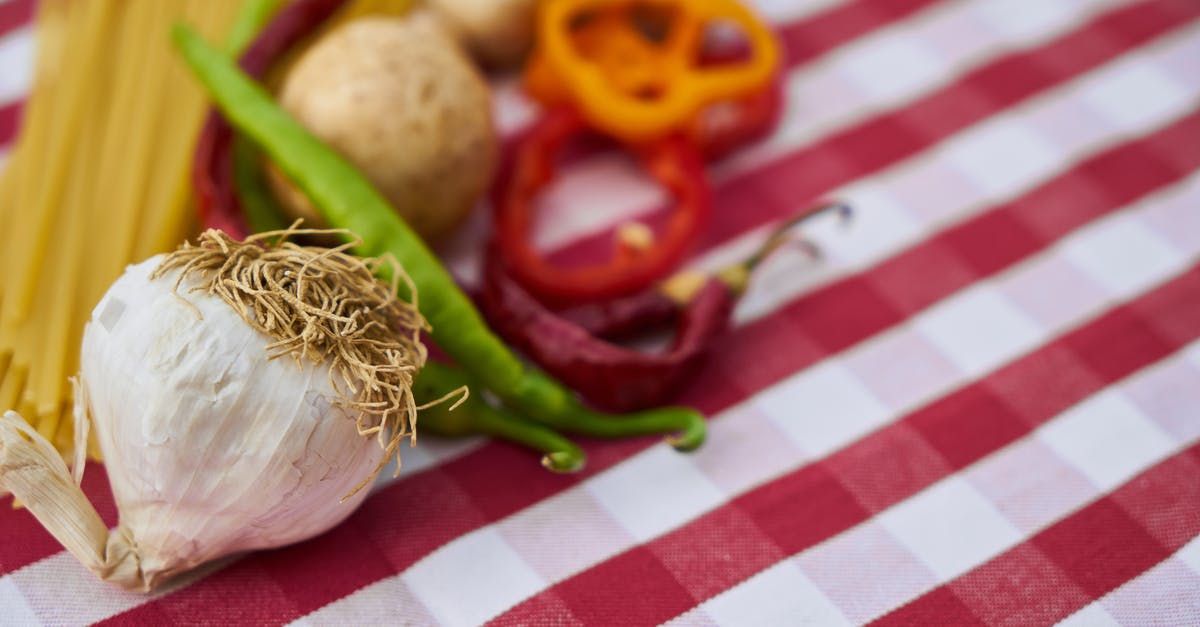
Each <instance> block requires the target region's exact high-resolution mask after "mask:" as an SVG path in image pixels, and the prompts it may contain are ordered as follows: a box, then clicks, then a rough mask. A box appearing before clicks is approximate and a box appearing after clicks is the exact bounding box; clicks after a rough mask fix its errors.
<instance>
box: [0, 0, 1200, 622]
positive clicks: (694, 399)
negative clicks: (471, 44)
mask: <svg viewBox="0 0 1200 627" xmlns="http://www.w3.org/2000/svg"><path fill="white" fill-rule="evenodd" d="M756 4H757V5H758V6H759V9H760V10H761V12H762V13H763V14H764V15H765V16H766V17H768V18H769V19H770V20H771V21H772V22H774V23H775V24H776V25H777V26H778V30H779V33H780V37H781V38H782V40H783V42H784V43H785V44H786V47H787V51H788V55H787V61H788V67H787V78H786V85H787V92H788V96H789V100H788V108H787V114H786V117H785V119H784V120H783V122H782V125H781V126H780V128H779V129H778V131H777V132H776V133H775V135H774V136H773V137H771V138H770V139H769V140H767V141H764V142H762V143H760V144H758V145H755V146H753V147H750V148H748V149H746V150H744V151H742V152H741V153H739V154H737V155H736V156H734V157H733V158H731V159H728V160H726V161H724V162H721V163H717V164H714V165H713V166H712V168H711V174H712V177H713V180H714V182H715V194H716V202H717V215H716V218H715V220H714V223H713V224H712V226H711V228H710V229H709V231H708V234H707V236H706V238H705V240H704V242H703V245H702V249H701V251H700V252H699V254H698V256H697V257H696V258H695V259H694V260H693V263H695V264H697V265H705V266H715V265H719V264H721V263H722V262H723V261H728V260H731V259H734V258H737V257H738V256H739V255H741V254H743V253H744V252H745V251H747V250H749V249H750V248H752V247H753V246H754V244H755V242H756V241H758V240H759V239H760V238H761V236H762V234H763V233H764V232H765V230H766V229H768V228H769V226H770V225H771V224H772V223H773V222H774V221H776V220H778V219H779V218H781V217H782V216H784V215H787V214H788V213H790V212H792V211H794V210H797V209H799V208H801V207H803V206H804V205H806V204H808V203H810V202H811V201H812V200H814V199H815V198H817V197H823V196H832V197H838V198H844V199H846V200H848V201H850V202H851V203H852V204H853V205H854V207H855V209H856V210H857V216H856V219H855V220H854V221H853V222H852V223H851V224H850V225H848V226H843V225H840V224H838V223H837V222H836V221H835V220H832V219H831V220H829V221H828V222H823V223H818V224H814V225H813V227H812V229H810V233H811V238H812V239H813V240H814V241H815V242H817V243H818V244H819V245H820V246H821V247H822V249H823V250H824V253H825V255H824V259H823V260H821V261H819V262H814V261H811V260H808V259H805V258H804V257H803V256H802V255H800V254H799V253H796V254H782V255H780V256H778V257H777V258H775V259H773V260H772V262H771V263H769V264H768V265H767V266H766V267H764V268H763V269H762V272H761V274H760V275H759V276H758V277H757V280H756V281H755V283H754V284H753V286H752V288H751V290H750V292H749V293H748V294H747V296H746V297H745V299H744V300H743V302H742V303H741V304H740V306H739V308H738V310H737V314H736V318H737V324H736V328H735V329H734V330H733V331H732V332H731V333H729V334H728V336H726V337H725V338H724V339H723V340H722V341H721V342H720V343H719V344H718V345H717V346H716V348H715V351H714V352H715V356H714V359H713V361H712V363H711V365H710V367H709V368H708V369H707V370H706V372H705V373H704V374H703V375H702V376H701V377H700V379H699V380H697V381H696V382H695V384H694V385H693V386H692V387H691V388H690V389H689V390H688V391H687V393H686V395H685V396H684V398H683V399H682V400H683V401H684V402H686V403H688V404H691V405H694V406H696V407H699V408H701V409H702V410H703V411H704V412H706V413H707V414H708V415H709V416H711V438H710V441H709V442H708V443H707V444H706V445H705V446H704V448H703V449H702V450H700V451H698V452H696V453H694V454H690V455H688V454H680V453H677V452H675V451H673V450H671V449H670V448H669V447H668V446H666V445H665V444H663V443H662V442H659V441H655V440H652V439H643V440H637V441H628V442H616V443H611V442H587V443H586V450H587V452H588V453H589V455H590V459H589V465H588V467H587V469H586V470H585V471H584V472H583V473H581V474H578V475H573V476H558V475H553V474H549V473H547V472H545V471H544V470H542V468H541V467H540V466H539V465H538V464H537V461H536V459H535V458H534V456H532V455H531V454H530V453H529V452H527V451H524V450H518V449H516V448H514V447H512V446H509V445H507V444H503V443H496V442H487V441H483V440H469V441H462V442H449V443H447V442H438V441H434V440H433V439H432V438H426V439H424V440H423V441H422V442H421V446H419V447H418V448H417V449H415V450H413V451H411V452H406V453H405V454H404V458H405V469H404V472H403V473H402V474H401V476H400V478H399V479H397V480H394V481H392V480H387V481H382V482H381V483H380V485H379V486H378V488H377V490H376V492H375V494H374V495H373V496H372V497H371V498H370V499H369V500H368V501H367V502H366V504H365V505H364V506H363V507H362V509H361V510H359V511H358V512H357V513H356V514H354V515H353V516H352V517H351V518H350V519H349V520H348V521H346V522H345V523H344V524H342V525H341V526H339V527H337V528H336V529H334V530H332V531H330V532H329V533H326V534H324V535H322V536H320V537H318V538H315V539H313V540H310V541H307V542H304V543H302V544H298V545H295V546H290V547H286V548H283V549H279V550H274V551H264V552H259V553H254V554H250V555H245V556H241V557H238V558H236V559H230V560H226V561H224V562H222V563H221V564H218V565H216V566H215V567H214V568H210V569H209V570H208V572H206V573H201V574H200V575H198V576H195V577H192V578H191V579H190V580H189V581H186V582H182V583H181V584H179V585H177V586H175V587H173V588H171V589H169V590H166V591H164V592H162V593H159V594H156V595H153V596H142V595H136V594H127V593H123V592H121V591H118V590H116V589H114V588H112V587H109V586H107V585H106V584H102V583H100V582H99V581H97V580H96V579H95V578H94V577H93V576H92V575H91V574H90V573H88V572H87V571H85V570H84V569H83V568H82V567H81V566H79V565H78V564H77V563H76V561H75V560H74V559H73V558H72V557H71V556H70V555H68V554H67V553H65V552H64V551H63V550H62V549H61V547H60V546H58V545H57V544H56V543H55V542H54V540H53V539H51V538H50V537H49V535H48V534H46V533H45V532H44V531H43V530H42V529H41V528H40V527H39V526H38V524H37V523H36V522H35V521H34V520H33V518H32V517H31V516H30V515H29V514H28V512H25V511H10V510H9V508H8V507H7V503H0V608H2V609H0V623H4V624H21V625H24V624H80V623H91V622H107V623H111V624H136V625H161V624H169V623H193V622H206V623H212V624H222V625H224V624H234V623H259V624H276V623H293V624H298V625H325V624H398V623H406V624H407V623H413V624H426V623H443V624H448V625H467V624H477V623H483V622H487V621H494V622H495V623H496V624H554V625H570V624H599V625H627V624H628V625H638V624H653V623H664V622H666V623H671V624H676V625H708V624H721V625H789V624H792V625H795V624H805V625H844V624H858V623H866V622H870V621H879V622H881V623H884V624H893V625H901V624H904V625H988V626H992V625H1049V624H1053V623H1057V622H1059V621H1063V624H1068V625H1089V626H1090V625H1114V624H1119V625H1131V626H1132V625H1136V626H1146V625H1200V538H1198V535H1200V265H1198V261H1200V175H1198V174H1197V172H1198V167H1200V19H1198V18H1200V2H1197V1H1196V0H1139V1H1131V0H758V1H757V2H756ZM32 5H33V2H32V0H0V146H3V145H4V144H7V143H9V142H11V140H12V138H13V136H14V134H15V129H16V121H17V116H18V114H19V113H18V112H19V107H20V99H21V96H22V94H23V93H24V91H25V90H26V89H27V86H28V83H29V80H30V72H31V69H30V68H31V66H32V55H33V49H34V42H33V39H32V30H31V28H30V27H29V26H28V23H29V20H30V19H31V15H32V12H33V6H32ZM496 95H497V112H498V119H499V120H500V124H501V126H502V128H504V129H505V131H506V132H512V131H513V130H515V129H517V128H519V127H520V126H521V125H523V124H525V123H527V122H528V120H529V119H531V116H532V115H535V114H536V112H535V111H534V110H533V109H532V108H531V106H530V105H528V104H527V103H526V102H525V101H523V100H522V97H521V96H520V94H519V93H518V91H517V89H516V88H515V86H514V85H513V84H512V83H511V82H507V83H500V84H497V87H496ZM0 159H2V157H0ZM662 201H663V198H662V196H661V194H660V192H659V191H657V190H656V189H655V188H654V187H653V186H650V185H649V184H648V183H646V182H644V181H643V180H642V179H640V178H638V177H637V176H636V175H635V174H634V173H633V171H632V169H631V166H630V165H629V164H628V163H627V162H626V161H625V160H623V159H622V158H620V157H617V156H608V155H601V156H596V157H592V158H589V159H587V160H586V161H584V162H583V163H581V164H579V165H578V166H577V168H576V169H575V170H574V171H573V172H572V174H571V175H570V176H569V177H568V178H567V179H566V180H565V181H564V182H563V183H562V184H561V185H559V186H557V187H556V188H555V190H554V191H553V193H552V194H551V195H550V200H549V203H550V207H549V208H548V211H547V216H548V217H547V219H546V225H545V228H544V229H542V232H541V233H540V234H539V243H540V245H541V246H543V247H544V248H546V249H548V250H550V249H553V250H559V251H561V254H563V255H565V256H568V257H569V256H571V255H584V254H587V252H588V251H589V250H594V249H595V248H597V247H606V246H609V242H610V241H611V239H610V238H611V228H612V226H613V225H614V224H615V223H617V222H619V221H621V220H627V219H630V218H634V217H637V216H642V215H647V214H650V213H652V212H653V210H654V209H655V208H656V207H660V206H661V204H662ZM558 208H562V209H563V210H561V211H559V210H557V209H558ZM481 213H483V212H481ZM485 228H486V227H485V225H484V224H482V222H480V223H477V224H474V225H473V226H472V227H471V228H470V229H469V230H468V232H467V233H466V234H465V235H464V236H463V237H462V238H460V240H459V241H458V242H457V243H456V244H455V246H454V247H453V250H452V251H451V253H450V257H451V259H452V267H453V268H454V269H455V270H456V271H458V272H459V274H461V275H462V276H463V277H464V278H465V279H466V280H467V281H470V280H471V278H472V277H473V276H475V274H476V269H475V267H474V264H475V263H476V261H477V260H476V258H475V256H474V252H473V251H474V250H475V249H476V248H477V246H478V242H479V239H480V237H481V236H482V233H483V230H484V229H485ZM84 487H85V489H86V491H87V493H88V494H89V495H91V497H92V498H94V499H95V501H96V502H97V504H98V507H99V509H100V511H101V512H102V514H103V515H104V517H105V519H106V520H107V521H108V522H109V524H112V525H115V523H116V512H115V509H114V507H113V504H112V500H111V497H110V496H109V494H108V491H107V485H106V483H105V479H104V473H103V469H102V467H100V466H95V467H93V468H91V470H90V472H89V474H88V476H87V478H86V479H85V482H84Z"/></svg>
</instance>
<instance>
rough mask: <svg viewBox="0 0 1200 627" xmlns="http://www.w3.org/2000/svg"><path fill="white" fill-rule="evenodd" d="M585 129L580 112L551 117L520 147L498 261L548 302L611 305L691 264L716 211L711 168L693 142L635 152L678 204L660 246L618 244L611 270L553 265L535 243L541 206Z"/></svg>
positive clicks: (672, 141) (504, 198) (671, 141)
mask: <svg viewBox="0 0 1200 627" xmlns="http://www.w3.org/2000/svg"><path fill="white" fill-rule="evenodd" d="M585 130H586V127H585V124H584V121H583V118H582V117H580V116H579V114H578V113H576V112H574V111H573V110H570V109H555V110H552V111H549V112H547V113H546V115H544V116H543V117H542V119H541V120H539V121H538V122H537V123H536V124H535V125H534V126H533V127H532V128H531V129H530V130H529V132H528V134H527V135H526V136H525V138H524V139H523V140H522V141H521V142H520V144H519V145H518V146H517V148H516V150H515V154H514V157H513V163H512V164H511V170H510V172H509V173H508V176H506V177H504V178H503V180H502V182H501V184H500V185H499V186H498V188H497V193H496V202H495V217H496V220H495V222H496V225H495V228H496V234H497V238H498V243H499V247H498V255H499V256H500V258H502V259H503V260H504V261H505V262H506V263H507V264H508V267H509V268H511V271H512V275H513V277H514V278H515V279H516V280H518V281H519V282H520V283H521V284H522V285H524V286H525V287H527V288H528V289H529V290H530V291H532V292H534V293H535V294H537V296H538V297H540V298H542V299H544V300H546V301H548V302H556V303H566V302H586V301H595V300H603V299H610V298H614V297H617V296H622V295H626V294H630V293H633V292H636V291H637V290H639V289H643V288H645V287H646V286H648V285H650V284H651V283H653V282H654V281H655V280H656V279H659V278H662V277H663V276H665V275H666V274H667V273H668V272H670V271H671V269H672V268H674V267H675V266H676V265H678V264H679V263H680V262H681V261H682V260H683V258H684V257H685V256H686V254H687V252H688V250H689V249H690V248H691V246H692V244H693V243H694V242H695V240H696V239H697V238H698V236H699V234H700V233H701V231H702V230H703V227H704V225H705V224H706V223H707V221H708V216H709V212H710V210H711V194H710V191H709V187H708V181H707V178H706V177H705V174H704V165H703V162H702V160H701V157H700V154H699V152H698V151H697V150H696V148H695V147H694V146H693V144H692V143H691V142H689V141H687V140H685V139H683V138H668V139H664V140H659V141H656V142H653V143H651V144H647V145H645V146H639V147H636V148H633V149H632V150H633V151H634V152H635V153H636V154H637V156H638V158H639V160H640V161H641V163H642V165H643V167H644V168H645V169H646V171H647V172H648V173H649V174H650V175H651V176H653V177H654V178H655V179H656V180H658V181H659V182H660V183H662V184H663V185H664V186H666V187H667V189H669V190H670V191H671V192H672V194H673V195H674V196H675V198H676V205H675V209H674V211H673V213H672V215H671V218H670V220H669V221H668V223H667V226H666V229H665V232H664V234H663V237H662V238H661V239H660V241H658V242H654V243H653V244H652V245H650V246H647V247H644V248H641V247H632V246H622V245H620V244H618V247H617V252H616V254H615V255H614V256H613V257H612V259H611V260H609V261H608V262H606V263H600V264H595V265H588V266H580V267H570V268H568V267H562V266H557V265H554V264H552V263H549V262H548V261H547V260H546V259H544V258H543V257H542V256H541V255H540V254H539V253H538V252H537V251H536V250H535V249H534V247H533V245H532V243H531V242H530V241H529V234H530V231H531V230H532V227H533V223H534V218H535V214H536V211H535V207H534V199H535V196H536V195H537V194H538V192H539V191H540V190H541V189H542V188H543V187H544V186H545V185H546V184H547V183H549V182H550V181H551V180H553V178H554V176H555V174H556V172H555V164H554V156H555V155H556V153H557V152H558V151H559V149H560V148H561V147H562V146H563V144H564V143H566V142H567V140H569V139H571V138H573V137H575V136H576V135H579V134H580V133H583V132H585Z"/></svg>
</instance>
